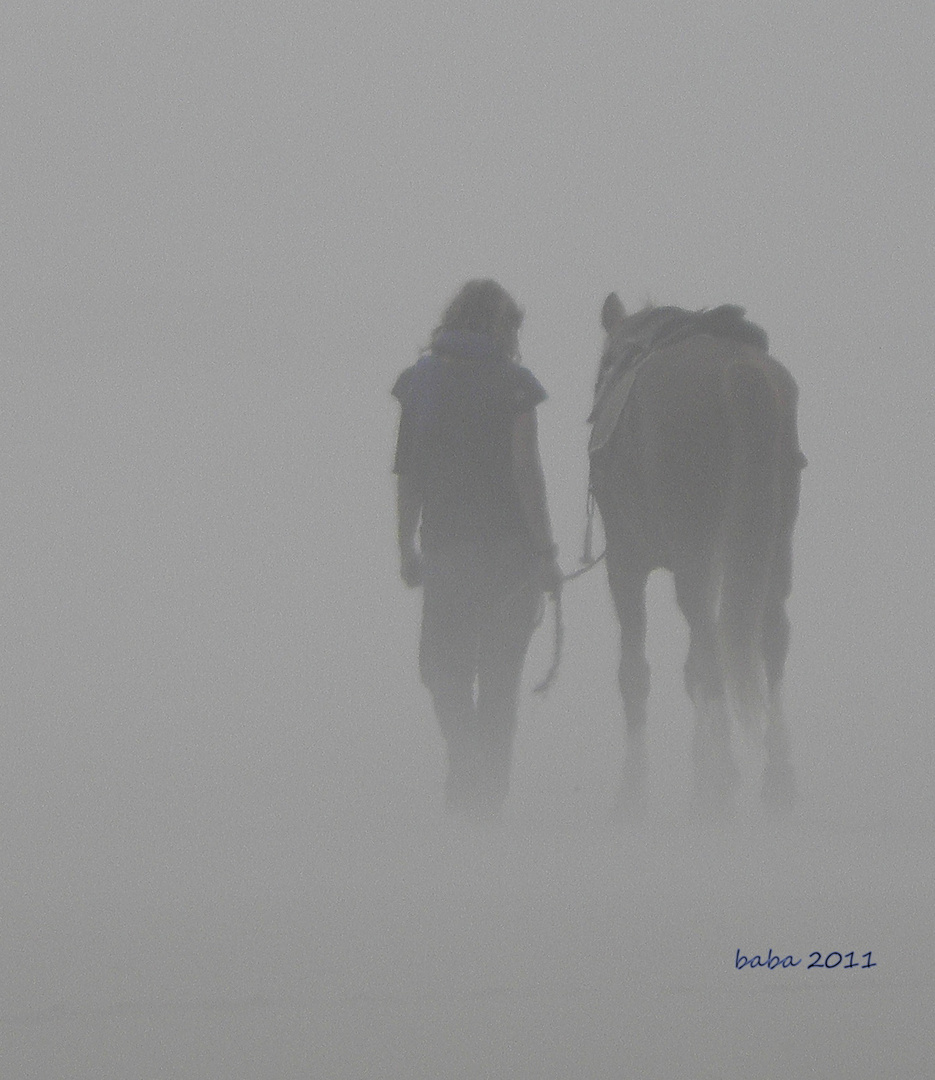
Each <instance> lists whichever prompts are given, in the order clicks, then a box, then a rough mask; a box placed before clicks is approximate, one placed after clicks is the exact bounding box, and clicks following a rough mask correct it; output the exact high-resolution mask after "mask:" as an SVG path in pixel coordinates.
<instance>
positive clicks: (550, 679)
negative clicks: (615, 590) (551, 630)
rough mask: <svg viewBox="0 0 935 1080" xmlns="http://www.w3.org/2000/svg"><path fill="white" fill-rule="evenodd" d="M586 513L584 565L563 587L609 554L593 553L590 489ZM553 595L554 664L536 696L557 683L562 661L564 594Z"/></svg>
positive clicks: (591, 497)
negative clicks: (595, 554) (594, 554)
mask: <svg viewBox="0 0 935 1080" xmlns="http://www.w3.org/2000/svg"><path fill="white" fill-rule="evenodd" d="M585 513H586V515H587V523H586V525H585V527H584V550H583V551H582V553H581V563H582V565H581V566H580V567H579V568H578V569H577V570H572V572H571V573H570V574H565V575H564V576H563V577H562V584H563V585H564V584H565V583H566V582H568V581H574V580H575V578H579V577H581V575H582V574H586V573H587V572H588V571H589V570H593V569H594V567H595V566H597V564H598V563H599V562H600V561H601V560H602V559H603V558H604V557H605V556H606V554H607V549H606V548H605V549H604V550H603V551H602V552H601V553H600V555H598V557H597V558H596V559H595V558H594V556H593V553H592V552H593V549H592V540H593V535H594V492H593V491H592V490H591V489H590V487H589V488H588V498H587V503H586V505H585ZM551 595H552V602H553V603H554V604H555V640H554V644H553V646H552V663H551V665H550V667H549V670H548V671H547V672H546V673H545V677H544V678H543V679H542V681H541V682H540V683H538V684H537V685H536V686H535V687H533V691H532V692H533V693H534V694H545V693H547V692H548V690H549V687H550V686H551V685H552V683H554V682H555V679H556V677H557V675H558V668H559V664H560V663H561V661H562V645H563V643H564V641H565V624H564V622H563V621H562V594H561V591H560V590H559V591H558V592H554V593H552V594H551Z"/></svg>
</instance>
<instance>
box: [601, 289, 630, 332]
mask: <svg viewBox="0 0 935 1080" xmlns="http://www.w3.org/2000/svg"><path fill="white" fill-rule="evenodd" d="M626 317H627V312H626V308H624V306H623V304H621V302H620V297H619V296H618V295H617V294H616V293H615V292H612V293H611V294H610V296H608V297H607V299H606V300H605V301H604V306H603V308H601V326H603V327H604V329H605V330H606V331H607V333H608V334H609V333H610V331H611V330H612V329H613V328H614V327H615V326H616V325H617V324H618V323H622V322H623V320H624V319H625V318H626Z"/></svg>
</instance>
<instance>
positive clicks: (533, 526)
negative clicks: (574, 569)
mask: <svg viewBox="0 0 935 1080" xmlns="http://www.w3.org/2000/svg"><path fill="white" fill-rule="evenodd" d="M512 456H513V481H514V483H515V485H516V491H517V494H518V495H519V501H520V506H521V507H522V510H523V516H524V517H525V519H526V525H527V527H528V529H529V533H530V536H531V537H532V543H533V550H534V551H535V553H536V554H537V555H538V556H539V558H540V560H541V562H542V564H543V574H542V580H543V588H545V589H546V590H547V591H549V592H555V591H557V589H558V588H559V587H560V585H561V579H562V572H561V569H560V568H559V566H558V563H557V561H556V555H557V554H558V549H557V548H556V546H555V543H554V541H553V539H552V522H551V520H550V518H549V506H548V502H547V499H546V493H545V477H544V475H543V472H542V461H541V459H540V457H539V437H538V426H537V422H536V410H535V409H529V410H528V411H527V412H522V413H519V414H518V415H517V417H516V419H515V420H514V421H513V438H512Z"/></svg>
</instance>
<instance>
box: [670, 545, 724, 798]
mask: <svg viewBox="0 0 935 1080" xmlns="http://www.w3.org/2000/svg"><path fill="white" fill-rule="evenodd" d="M675 595H676V599H677V601H678V605H679V607H680V608H681V610H682V614H683V615H684V616H685V619H686V621H687V622H688V628H689V635H690V636H689V646H688V657H687V659H686V661H685V689H686V692H687V693H688V696H689V697H690V698H691V702H692V705H693V707H694V714H695V730H694V734H693V737H692V765H693V769H694V774H695V802H696V804H697V805H698V806H699V807H700V808H701V809H702V810H703V811H704V813H705V814H710V815H714V816H719V815H721V814H722V813H723V812H724V811H725V810H726V809H727V807H728V804H729V800H730V795H731V792H732V790H733V788H734V787H735V786H736V784H737V783H738V781H739V779H740V773H739V771H738V769H737V766H736V765H735V763H734V759H733V755H732V754H731V748H730V730H731V723H730V714H729V712H728V709H727V698H726V689H725V682H724V672H723V670H722V668H721V661H720V656H719V652H718V644H717V626H716V622H715V602H716V588H715V578H714V575H713V574H712V573H711V572H710V570H709V569H708V568H707V567H704V566H700V567H698V568H691V569H684V568H683V569H680V570H677V571H676V573H675Z"/></svg>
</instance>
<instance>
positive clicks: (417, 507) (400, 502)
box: [396, 473, 422, 588]
mask: <svg viewBox="0 0 935 1080" xmlns="http://www.w3.org/2000/svg"><path fill="white" fill-rule="evenodd" d="M421 513H422V493H421V492H420V491H419V489H418V487H417V486H416V484H415V482H414V481H413V479H412V477H411V476H407V475H406V474H405V473H400V474H399V475H398V476H397V478H396V538H397V540H398V542H399V566H400V574H401V576H402V579H403V581H405V583H406V584H407V585H408V586H410V588H411V587H413V586H415V585H421V584H422V559H421V556H420V555H419V553H418V551H416V529H417V528H418V527H419V516H420V514H421Z"/></svg>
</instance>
